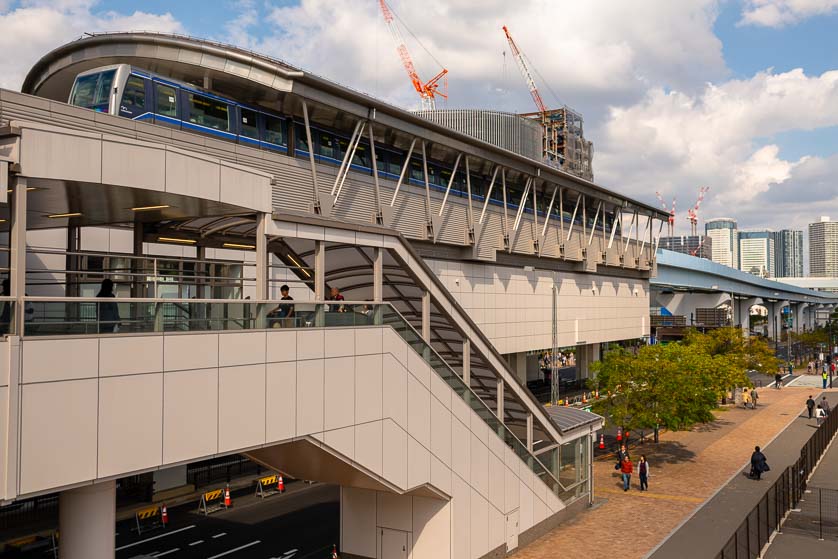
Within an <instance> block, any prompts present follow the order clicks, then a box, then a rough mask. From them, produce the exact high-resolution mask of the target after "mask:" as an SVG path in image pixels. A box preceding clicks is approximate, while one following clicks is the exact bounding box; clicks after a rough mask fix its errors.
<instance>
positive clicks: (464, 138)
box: [22, 32, 668, 219]
mask: <svg viewBox="0 0 838 559" xmlns="http://www.w3.org/2000/svg"><path fill="white" fill-rule="evenodd" d="M115 63H129V64H133V65H137V66H140V67H143V68H144V69H146V70H149V71H152V72H156V73H160V74H163V75H167V76H170V77H172V78H175V79H181V80H184V81H187V82H190V83H203V81H204V80H205V79H207V80H210V81H211V82H212V84H213V89H216V90H218V91H219V92H220V93H224V94H226V95H229V96H231V97H233V98H235V99H238V100H240V101H243V102H249V103H253V104H260V105H262V106H265V107H268V108H272V109H274V110H281V111H282V112H284V113H285V114H297V113H299V106H298V105H299V100H300V99H306V100H309V101H312V102H314V103H316V106H317V107H318V108H317V109H316V111H318V115H317V117H319V118H322V119H327V120H332V121H334V123H335V124H338V123H342V124H344V125H346V123H347V121H351V120H353V119H354V120H357V119H358V118H370V119H372V121H373V122H375V123H377V125H378V126H379V127H381V126H383V127H384V128H385V129H386V131H385V132H384V134H385V135H389V136H391V139H392V137H395V138H396V139H398V138H399V137H401V138H402V142H403V143H404V142H405V139H406V138H409V137H416V138H420V139H424V140H426V141H428V142H430V143H432V144H433V145H436V146H440V147H441V148H447V149H448V150H449V154H450V153H458V152H459V153H464V154H467V155H473V156H475V157H478V158H481V159H483V160H486V161H491V162H493V163H495V164H500V165H503V166H504V167H506V168H508V169H510V170H511V171H518V172H521V173H526V174H527V175H530V176H535V177H537V178H539V179H541V180H542V181H545V182H549V183H552V184H557V185H559V186H563V187H567V188H570V189H572V190H575V191H578V192H580V193H583V194H586V195H589V196H591V197H593V198H596V199H601V200H605V201H606V202H609V203H612V204H614V205H616V206H620V207H622V208H624V209H626V210H637V211H639V212H641V213H643V214H645V215H651V216H653V217H654V218H656V219H667V218H668V214H667V213H666V212H662V211H661V210H660V209H659V208H657V207H655V206H651V205H648V204H646V203H643V202H640V201H638V200H634V199H631V198H628V197H625V196H621V195H620V194H618V193H616V192H614V191H612V190H609V189H606V188H604V187H602V186H599V185H597V184H594V183H592V182H589V181H586V180H584V179H581V178H579V177H576V176H573V175H570V174H568V173H565V172H563V171H560V170H558V169H555V168H553V167H551V166H549V165H546V164H544V163H542V162H540V161H535V160H532V159H528V158H526V157H523V156H520V155H517V154H515V153H513V152H511V151H508V150H505V149H502V148H500V147H498V146H494V145H491V144H488V143H485V142H482V141H480V140H477V139H475V138H473V137H471V136H468V135H466V134H462V133H459V132H455V131H453V130H451V129H449V128H446V127H444V126H441V125H438V124H434V123H433V122H430V121H428V120H426V119H424V118H422V117H421V116H418V115H416V114H413V113H411V112H409V111H407V110H404V109H401V108H398V107H395V106H393V105H391V104H388V103H386V102H384V101H381V100H379V99H376V98H374V97H372V96H370V95H368V94H366V93H362V92H359V91H356V90H354V89H351V88H348V87H345V86H342V85H339V84H337V83H335V82H333V81H330V80H327V79H325V78H323V77H320V76H317V75H315V74H312V73H310V72H307V71H303V70H300V69H299V68H297V67H295V66H293V65H291V64H288V63H286V62H284V61H281V60H277V59H275V58H271V57H269V56H266V55H263V54H259V53H255V52H251V51H248V50H245V49H241V48H239V47H235V46H231V45H225V44H221V43H216V42H213V41H208V40H205V39H198V38H193V37H187V36H182V35H173V34H159V33H147V32H142V33H103V34H88V35H87V36H85V37H82V38H81V39H78V40H76V41H73V42H71V43H68V44H65V45H63V46H61V47H58V48H56V49H55V50H53V51H52V52H50V53H48V54H46V55H45V56H44V57H43V58H41V59H40V60H39V61H38V62H37V63H36V64H35V65H34V66H33V67H32V69H31V70H30V71H29V74H28V75H27V76H26V79H25V81H24V83H23V86H22V91H23V92H24V93H30V94H35V95H39V96H42V97H47V98H50V99H54V100H59V101H65V100H66V99H67V96H68V94H69V91H70V87H71V85H72V83H73V80H74V78H75V76H76V75H77V74H78V73H79V72H81V71H84V70H88V69H91V68H95V67H98V66H104V65H108V64H115ZM407 141H409V140H407Z"/></svg>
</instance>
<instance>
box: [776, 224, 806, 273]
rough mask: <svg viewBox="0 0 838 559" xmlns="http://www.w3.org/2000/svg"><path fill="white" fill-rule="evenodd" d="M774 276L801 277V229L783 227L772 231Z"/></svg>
mask: <svg viewBox="0 0 838 559" xmlns="http://www.w3.org/2000/svg"><path fill="white" fill-rule="evenodd" d="M774 266H775V267H776V274H775V277H778V278H800V277H803V231H793V230H790V229H783V230H781V231H776V232H775V233H774Z"/></svg>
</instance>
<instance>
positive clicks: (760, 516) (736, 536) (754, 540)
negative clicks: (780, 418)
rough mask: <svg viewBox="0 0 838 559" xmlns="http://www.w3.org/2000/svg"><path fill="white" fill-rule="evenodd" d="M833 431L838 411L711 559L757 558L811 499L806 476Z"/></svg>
mask: <svg viewBox="0 0 838 559" xmlns="http://www.w3.org/2000/svg"><path fill="white" fill-rule="evenodd" d="M836 431H838V411H833V413H832V414H830V415H829V417H827V418H826V420H825V421H824V422H823V423H822V424H821V425H820V426H818V428H817V429H816V430H815V432H814V433H813V434H812V436H811V438H810V439H809V440H808V441H807V442H806V444H805V446H804V447H803V448H802V449H801V451H800V458H798V459H797V461H796V462H795V463H794V464H792V465H791V466H789V467H788V468H786V470H785V471H784V472H783V473H782V474H781V475H780V477H779V478H778V479H777V481H775V482H774V484H773V485H772V486H771V487H770V488H769V489H768V491H767V492H766V493H765V495H763V497H762V499H760V501H759V503H757V505H756V506H755V507H754V508H753V509H752V510H751V512H750V513H749V514H748V516H746V517H745V520H744V521H743V522H742V524H740V525H739V527H738V528H737V529H736V531H735V532H734V533H733V535H732V536H731V537H730V539H729V540H728V542H727V544H726V545H725V546H724V548H722V550H721V551H720V552H719V553H718V554H716V556H715V559H755V558H757V557H760V556H761V553H762V549H763V548H764V547H765V544H767V543H768V540H769V538H770V537H771V535H772V534H773V533H774V532H775V531H779V530H780V529H781V528H785V520H786V515H787V514H788V513H789V512H790V511H791V510H792V509H797V508H798V506H800V505H801V503H804V502H805V503H807V506H808V500H809V499H810V498H811V495H812V493H808V494H807V484H808V480H809V476H810V475H811V474H812V470H813V469H814V468H815V466H816V465H817V463H818V460H819V459H820V457H821V456H822V455H823V453H824V451H825V450H826V447H827V446H828V445H829V441H831V440H832V437H833V436H834V435H835V433H836ZM818 502H819V503H820V502H822V501H821V500H819V501H818ZM836 514H838V507H836Z"/></svg>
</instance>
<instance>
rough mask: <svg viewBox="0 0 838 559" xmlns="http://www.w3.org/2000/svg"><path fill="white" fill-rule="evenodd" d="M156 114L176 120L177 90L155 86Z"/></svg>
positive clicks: (160, 84)
mask: <svg viewBox="0 0 838 559" xmlns="http://www.w3.org/2000/svg"><path fill="white" fill-rule="evenodd" d="M154 94H155V96H156V97H157V114H159V115H163V116H170V117H173V118H177V90H176V89H175V88H174V87H171V86H168V85H163V84H162V83H158V84H155V92H154Z"/></svg>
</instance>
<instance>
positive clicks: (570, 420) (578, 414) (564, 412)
mask: <svg viewBox="0 0 838 559" xmlns="http://www.w3.org/2000/svg"><path fill="white" fill-rule="evenodd" d="M544 409H545V410H547V415H549V416H550V419H551V420H552V421H553V423H555V424H556V427H558V428H559V431H560V432H562V433H568V432H570V431H573V430H575V429H579V428H580V427H586V426H588V425H594V427H595V429H596V428H599V427H600V425H601V424H602V417H601V416H599V415H597V414H595V413H591V412H589V411H585V410H580V409H578V408H571V407H570V406H548V407H546V408H544Z"/></svg>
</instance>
